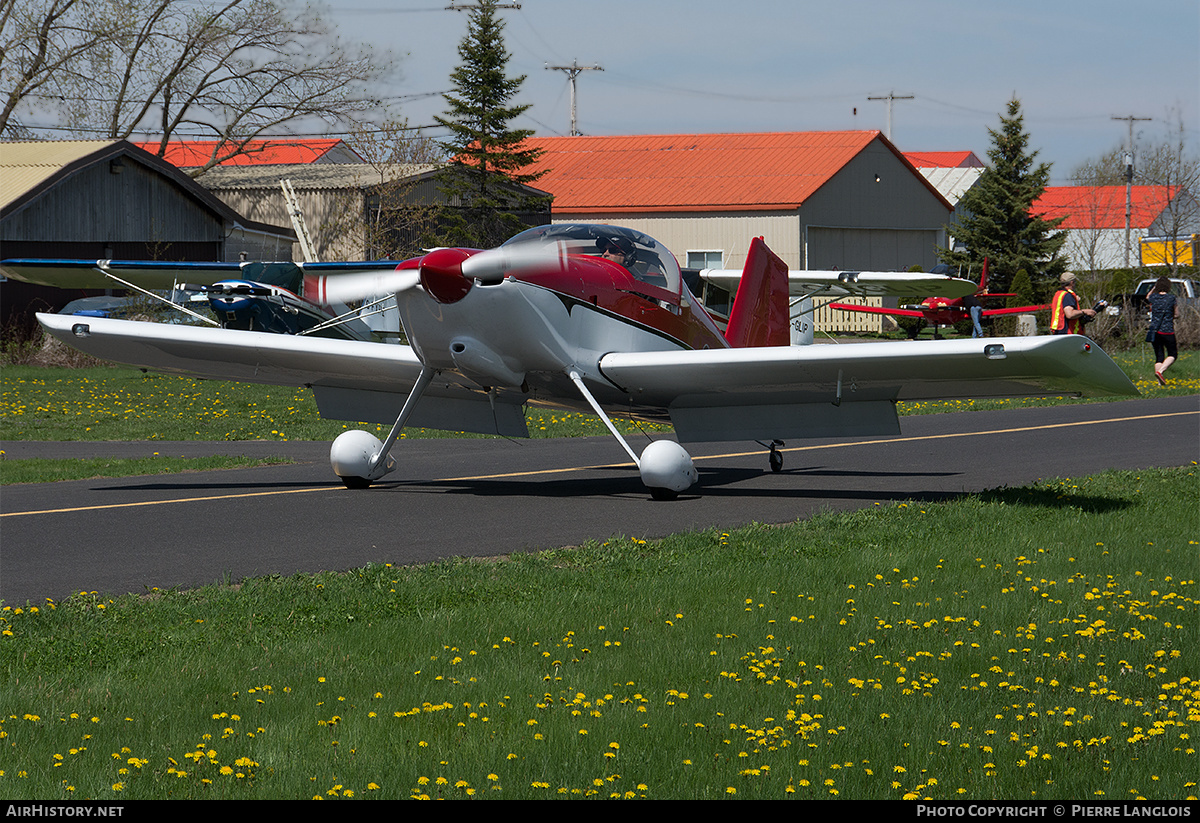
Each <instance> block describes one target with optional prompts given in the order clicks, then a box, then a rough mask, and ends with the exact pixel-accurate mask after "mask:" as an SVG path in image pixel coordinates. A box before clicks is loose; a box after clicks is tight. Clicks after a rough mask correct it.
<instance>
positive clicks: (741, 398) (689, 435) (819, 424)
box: [599, 335, 1138, 442]
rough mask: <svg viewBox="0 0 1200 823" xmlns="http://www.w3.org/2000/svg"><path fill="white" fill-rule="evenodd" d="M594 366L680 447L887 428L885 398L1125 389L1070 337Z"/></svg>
mask: <svg viewBox="0 0 1200 823" xmlns="http://www.w3.org/2000/svg"><path fill="white" fill-rule="evenodd" d="M599 365H600V371H601V373H602V374H603V375H604V376H605V378H607V379H608V380H609V381H610V382H612V383H614V384H616V385H617V386H620V387H621V388H623V389H625V390H626V391H628V392H629V393H630V394H631V395H632V397H633V399H634V402H635V403H644V404H646V405H653V406H666V407H667V408H668V409H669V411H670V414H671V420H672V422H673V423H674V425H675V431H676V434H677V435H678V437H679V440H680V441H681V442H696V441H710V440H740V439H766V438H798V437H829V436H857V435H862V436H867V435H882V434H894V433H897V432H898V431H899V423H898V421H897V419H896V412H895V405H894V404H895V401H899V400H931V399H951V398H967V397H971V398H984V397H1010V396H1038V395H1043V396H1044V395H1060V394H1069V395H1089V396H1105V395H1136V394H1137V393H1138V392H1137V389H1136V388H1134V386H1133V384H1132V383H1131V382H1130V381H1129V378H1128V377H1126V376H1125V373H1124V372H1122V371H1121V369H1120V368H1119V367H1118V366H1117V365H1116V364H1115V363H1114V362H1113V361H1112V359H1111V358H1109V356H1108V355H1107V354H1105V353H1104V352H1103V351H1102V350H1101V349H1100V347H1099V346H1097V345H1095V344H1094V343H1092V341H1090V340H1089V339H1088V338H1086V337H1083V336H1081V335H1062V336H1052V337H1008V338H990V339H987V340H947V341H932V342H925V341H922V342H886V343H861V344H845V345H819V346H774V347H766V348H745V349H715V350H702V351H674V352H642V353H614V354H608V355H605V356H604V357H603V358H602V359H601V360H600V364H599Z"/></svg>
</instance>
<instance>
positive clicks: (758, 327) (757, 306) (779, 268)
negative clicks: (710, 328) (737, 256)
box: [725, 237, 789, 348]
mask: <svg viewBox="0 0 1200 823" xmlns="http://www.w3.org/2000/svg"><path fill="white" fill-rule="evenodd" d="M725 339H726V340H727V341H729V345H730V346H733V347H734V348H744V347H746V346H786V345H788V340H789V330H788V268H787V263H784V262H783V261H782V260H781V259H779V257H778V256H777V255H776V254H775V252H773V251H771V250H770V249H769V248H767V244H766V243H765V242H764V241H763V239H762V238H761V237H756V238H754V239H753V240H752V241H751V242H750V250H749V252H748V253H747V254H746V265H745V267H744V268H743V269H742V279H741V281H740V282H739V283H738V290H737V294H736V295H734V298H733V309H732V310H731V311H730V313H729V326H728V327H727V328H726V329H725Z"/></svg>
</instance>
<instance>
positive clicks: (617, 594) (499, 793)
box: [0, 466, 1200, 801]
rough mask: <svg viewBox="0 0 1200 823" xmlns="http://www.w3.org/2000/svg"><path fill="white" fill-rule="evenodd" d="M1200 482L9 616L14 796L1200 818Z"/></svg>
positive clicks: (1116, 484) (6, 724) (7, 748)
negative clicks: (951, 803) (1168, 810)
mask: <svg viewBox="0 0 1200 823" xmlns="http://www.w3.org/2000/svg"><path fill="white" fill-rule="evenodd" d="M1197 499H1200V488H1198V483H1197V472H1196V467H1195V466H1192V467H1191V468H1188V469H1175V470H1156V471H1145V472H1140V473H1108V474H1104V475H1100V476H1097V477H1091V478H1072V479H1062V480H1054V481H1047V482H1045V483H1042V484H1039V485H1037V486H1034V487H1030V488H1024V489H1005V490H999V491H995V492H991V493H985V494H983V495H978V496H971V497H966V498H963V499H961V500H958V501H955V502H949V503H939V504H932V505H930V504H919V505H918V504H906V503H896V504H893V505H890V506H879V507H876V508H872V509H869V510H864V511H859V512H855V513H826V514H822V515H819V516H817V517H814V518H812V519H810V520H807V521H804V522H802V523H796V524H793V525H790V526H781V527H768V526H753V527H748V528H745V529H740V530H737V531H733V532H729V533H724V532H716V531H707V532H699V533H692V534H681V535H676V536H672V537H669V538H666V539H663V540H657V541H645V540H642V539H639V538H637V537H636V536H633V537H615V538H613V539H611V540H608V541H606V542H604V543H596V544H590V545H586V546H581V547H576V548H572V549H563V550H559V551H553V552H546V553H541V554H536V555H518V556H513V557H508V558H494V559H491V560H461V561H454V562H444V563H438V564H433V565H427V566H421V567H408V568H400V567H393V566H387V565H376V566H370V567H367V568H363V569H357V570H354V571H350V572H346V573H341V574H322V575H317V576H304V575H298V576H295V577H287V578H278V577H277V578H265V579H255V580H248V581H245V582H244V583H243V584H242V585H240V586H237V587H228V586H227V587H209V588H205V589H199V590H193V591H169V592H168V591H153V592H148V593H147V594H146V595H144V596H140V597H136V596H126V597H121V598H116V599H108V598H102V597H100V596H98V595H96V594H94V593H80V594H78V595H76V596H73V597H71V598H69V599H67V600H65V601H62V602H47V603H42V604H37V605H36V606H33V607H28V606H27V607H21V608H15V607H13V606H11V605H10V606H6V607H4V608H3V610H2V611H0V681H2V682H3V684H4V688H3V690H2V691H0V746H3V751H4V756H3V758H0V797H4V798H37V799H40V800H45V801H62V800H70V799H82V798H94V799H98V800H101V801H109V800H122V799H134V798H253V799H259V798H263V799H265V798H322V799H348V798H353V799H360V798H374V797H380V798H406V797H416V798H470V797H473V798H486V797H495V798H554V797H562V798H572V797H601V798H610V797H612V798H642V797H645V798H698V799H717V798H785V797H795V798H844V799H857V798H882V799H902V798H909V799H915V798H931V799H956V798H961V799H985V798H996V799H1010V800H1024V799H1031V798H1032V799H1045V800H1049V799H1063V798H1074V799H1080V800H1084V799H1091V800H1098V799H1103V800H1106V801H1123V800H1130V801H1131V800H1135V799H1139V798H1148V799H1182V798H1192V799H1195V797H1196V795H1197V789H1196V779H1197V774H1200V768H1198V767H1197V760H1196V748H1195V735H1196V734H1197V729H1198V724H1200V681H1198V680H1197V678H1198V677H1200V671H1198V669H1200V662H1198V660H1197V657H1196V649H1197V648H1200V635H1198V628H1197V619H1196V618H1197V600H1196V598H1197V590H1196V570H1197V564H1196V559H1197V547H1198V546H1200V523H1198V515H1197V509H1196V506H1195V501H1196V500H1197Z"/></svg>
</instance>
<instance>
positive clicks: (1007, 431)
mask: <svg viewBox="0 0 1200 823" xmlns="http://www.w3.org/2000/svg"><path fill="white" fill-rule="evenodd" d="M1189 414H1200V410H1198V411H1186V412H1168V413H1164V414H1142V415H1137V416H1134V417H1110V418H1106V419H1103V420H1078V421H1075V422H1073V423H1049V424H1047V425H1044V426H1019V427H1017V428H1013V429H995V430H993V431H972V432H954V433H950V434H924V435H919V436H913V437H893V438H889V439H887V440H857V441H854V442H852V443H822V444H819V445H815V446H793V447H789V448H783V449H780V450H779V451H782V452H803V451H818V450H821V449H843V448H848V447H850V446H872V445H880V444H884V443H917V442H920V441H922V440H944V439H948V438H957V437H980V436H983V435H993V434H1017V433H1019V432H1030V431H1045V430H1049V429H1064V428H1070V427H1073V426H1095V425H1098V424H1100V423H1130V422H1133V421H1135V420H1158V419H1161V418H1164V417H1181V416H1184V415H1189ZM757 454H762V452H761V451H759V450H754V451H742V452H727V453H725V454H709V455H703V456H701V457H693V458H692V459H693V460H694V461H699V460H728V459H730V458H735V457H753V456H754V455H757ZM633 465H634V464H633V463H604V464H600V465H595V466H570V467H567V468H559V469H537V470H535V471H519V472H505V473H502V474H476V475H468V476H463V477H444V478H439V479H434V480H422V481H412V482H413V483H420V484H422V485H424V484H428V483H462V482H466V481H468V480H501V479H504V478H507V477H537V476H539V475H547V474H566V473H568V472H582V471H593V470H597V469H619V468H627V467H629V466H633ZM342 490H343V487H342V486H340V485H333V484H330V485H328V486H314V487H312V488H307V489H281V490H276V491H265V492H245V493H242V494H219V495H209V496H203V497H179V498H174V499H171V500H143V501H140V502H136V503H105V504H101V505H97V506H75V507H72V508H67V509H41V510H38V511H26V512H4V513H2V514H0V517H24V516H26V515H32V514H68V513H71V512H88V511H100V510H102V509H126V508H135V507H137V506H163V505H167V504H170V503H199V502H203V501H208V500H239V499H243V498H248V497H269V496H274V495H282V494H307V493H308V492H327V491H342Z"/></svg>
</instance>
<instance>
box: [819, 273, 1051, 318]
mask: <svg viewBox="0 0 1200 823" xmlns="http://www.w3.org/2000/svg"><path fill="white" fill-rule="evenodd" d="M987 275H988V264H987V260H986V259H985V260H984V261H983V274H982V275H981V276H980V278H979V288H978V289H976V290H975V291H974V293H973V294H974V297H975V298H976V299H977V300H981V301H982V300H994V299H998V298H1001V297H1015V296H1016V295H1014V294H1008V293H999V292H996V293H990V292H988V290H987ZM964 298H965V296H963V297H954V296H938V297H927V298H925V299H924V300H922V301H921V303H920V304H919V305H917V306H913V307H911V308H901V309H886V308H882V307H880V306H860V305H858V304H855V303H830V304H829V307H830V308H831V309H841V310H842V311H855V312H867V313H869V314H887V315H891V316H893V317H919V318H922V319H924V320H925V322H927V323H928V324H929V325H931V326H933V327H934V331H935V332H936V331H937V327H938V326H953V325H954V324H955V323H958V322H959V321H961V320H970V319H971V313H970V309H969V308H968V307H967V306H966V305H964V303H963V300H964ZM1048 308H1050V306H1048V305H1042V306H1018V307H1015V308H1001V309H983V313H982V314H983V317H1001V316H1003V315H1006V314H1030V313H1032V312H1035V311H1041V310H1042V309H1048Z"/></svg>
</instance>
